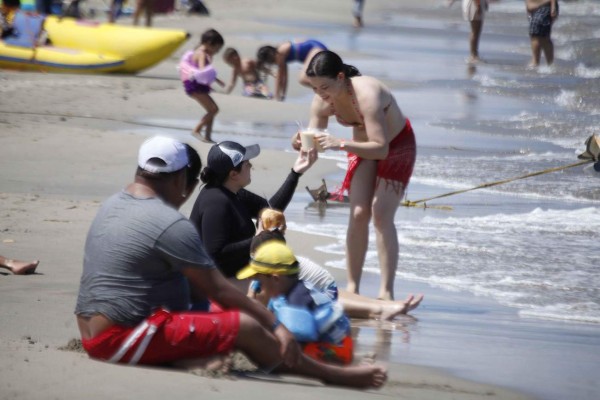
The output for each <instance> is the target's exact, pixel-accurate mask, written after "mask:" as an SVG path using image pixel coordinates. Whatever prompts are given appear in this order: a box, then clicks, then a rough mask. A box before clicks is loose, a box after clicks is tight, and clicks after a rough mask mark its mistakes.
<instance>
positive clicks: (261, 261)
mask: <svg viewBox="0 0 600 400" xmlns="http://www.w3.org/2000/svg"><path fill="white" fill-rule="evenodd" d="M297 273H298V260H296V257H295V256H294V252H293V251H292V249H290V248H289V247H288V246H287V245H286V244H285V243H283V242H281V241H279V240H270V241H268V242H265V243H263V244H262V245H261V246H260V247H259V248H258V249H256V251H255V252H254V256H253V257H251V258H250V264H248V265H247V266H246V267H245V268H243V269H241V270H240V271H238V273H237V274H236V277H237V278H238V279H246V278H250V277H251V276H254V275H256V274H265V275H293V274H297Z"/></svg>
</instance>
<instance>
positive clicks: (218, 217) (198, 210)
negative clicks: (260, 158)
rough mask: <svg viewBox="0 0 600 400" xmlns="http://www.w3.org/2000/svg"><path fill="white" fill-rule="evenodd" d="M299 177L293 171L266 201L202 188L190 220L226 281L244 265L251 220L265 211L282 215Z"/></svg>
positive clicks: (219, 188) (252, 227) (252, 232)
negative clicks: (270, 210) (261, 211)
mask: <svg viewBox="0 0 600 400" xmlns="http://www.w3.org/2000/svg"><path fill="white" fill-rule="evenodd" d="M299 178H300V174H298V173H296V172H294V171H293V170H292V171H291V172H290V174H289V175H288V176H287V178H286V180H285V181H284V182H283V184H282V185H281V187H280V188H279V190H278V191H277V192H276V193H275V194H274V195H273V197H271V198H270V199H269V200H268V201H267V199H265V198H264V197H261V196H258V195H257V194H254V193H252V192H250V191H248V190H245V189H241V190H240V191H239V192H238V193H237V194H236V193H233V192H231V191H229V190H228V189H226V188H224V187H223V186H209V185H206V186H205V187H204V188H202V190H201V191H200V194H198V197H197V198H196V202H195V203H194V207H193V208H192V213H191V215H190V220H191V221H192V223H193V224H194V225H195V226H196V229H198V232H199V233H200V237H201V238H202V242H203V243H204V247H205V248H206V251H207V252H208V254H209V255H210V256H211V257H212V258H213V260H214V261H215V263H216V264H217V267H218V268H219V269H220V270H221V272H222V273H223V274H224V275H225V276H227V277H233V276H235V274H236V272H237V271H239V270H240V269H242V268H244V267H245V266H246V265H248V262H249V261H250V243H251V241H252V238H253V237H254V235H255V233H256V227H255V225H254V222H253V221H252V219H256V218H258V213H259V211H260V210H262V209H263V208H265V207H270V208H275V209H277V210H280V211H284V210H285V208H286V207H287V206H288V204H289V203H290V201H291V200H292V196H293V195H294V191H295V190H296V187H297V186H298V181H299Z"/></svg>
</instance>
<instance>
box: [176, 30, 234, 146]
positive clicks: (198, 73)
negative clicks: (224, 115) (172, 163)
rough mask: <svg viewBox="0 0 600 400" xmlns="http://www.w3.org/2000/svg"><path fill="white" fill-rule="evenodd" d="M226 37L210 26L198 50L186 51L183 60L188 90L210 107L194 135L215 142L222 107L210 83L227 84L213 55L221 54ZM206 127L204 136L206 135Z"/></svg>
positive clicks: (181, 62) (182, 72)
mask: <svg viewBox="0 0 600 400" xmlns="http://www.w3.org/2000/svg"><path fill="white" fill-rule="evenodd" d="M224 44H225V40H224V39H223V36H221V34H220V33H219V32H217V31H216V30H214V29H209V30H207V31H206V32H204V33H203V34H202V37H201V39H200V44H199V45H198V47H196V49H195V50H194V51H188V52H186V53H185V54H184V55H183V57H181V61H180V62H179V74H180V78H181V82H182V83H183V87H184V89H185V93H186V94H187V95H188V96H190V97H191V98H193V99H194V100H196V101H197V102H198V103H200V105H201V106H202V107H203V108H204V109H205V110H206V114H205V115H204V116H203V117H202V119H201V120H200V122H198V125H196V128H194V130H193V131H192V135H193V136H194V137H195V138H197V139H200V140H202V141H203V142H208V143H214V142H213V140H212V139H211V134H212V127H213V121H214V118H215V116H216V115H217V113H218V112H219V107H218V106H217V103H215V101H214V100H213V98H212V97H211V96H210V91H211V90H212V89H211V87H210V85H211V84H212V83H213V82H217V83H218V84H219V85H220V86H225V84H224V83H223V81H221V80H220V79H218V78H217V71H216V70H215V68H214V67H213V65H212V59H213V56H214V55H215V54H217V53H218V52H219V51H220V50H221V48H222V47H223V45H224ZM202 129H204V136H203V135H202Z"/></svg>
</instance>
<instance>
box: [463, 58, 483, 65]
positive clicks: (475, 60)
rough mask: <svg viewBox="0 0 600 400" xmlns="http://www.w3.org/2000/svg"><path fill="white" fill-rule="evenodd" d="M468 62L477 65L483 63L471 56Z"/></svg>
mask: <svg viewBox="0 0 600 400" xmlns="http://www.w3.org/2000/svg"><path fill="white" fill-rule="evenodd" d="M466 61H467V64H477V63H479V62H481V59H480V58H479V57H478V56H469V58H467V60H466Z"/></svg>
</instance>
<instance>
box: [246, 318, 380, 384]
mask: <svg viewBox="0 0 600 400" xmlns="http://www.w3.org/2000/svg"><path fill="white" fill-rule="evenodd" d="M236 347H237V348H239V349H240V350H242V351H243V352H244V353H246V355H247V356H248V357H249V358H250V359H251V360H252V361H254V362H256V363H257V364H258V365H259V366H260V367H262V368H263V369H266V370H268V371H271V370H273V369H275V370H277V371H278V372H283V373H290V374H295V375H300V376H304V377H310V378H316V379H319V380H322V381H323V382H326V383H331V384H335V385H342V386H352V387H363V388H364V387H381V386H383V384H384V383H385V381H386V379H387V371H386V369H385V368H384V367H383V366H381V365H377V364H371V365H357V366H347V367H340V366H337V365H332V364H325V363H323V362H320V361H316V360H314V359H312V358H309V357H308V356H306V355H305V354H301V356H300V361H299V362H298V363H297V364H296V365H295V366H293V367H287V366H285V365H283V364H282V359H281V355H280V353H279V342H278V340H277V339H276V338H275V336H273V335H272V334H271V333H270V332H268V331H267V330H266V329H264V328H263V327H262V326H261V325H259V324H258V322H256V320H254V319H253V318H251V317H249V316H247V315H245V314H240V331H239V333H238V337H237V339H236Z"/></svg>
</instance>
